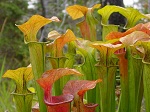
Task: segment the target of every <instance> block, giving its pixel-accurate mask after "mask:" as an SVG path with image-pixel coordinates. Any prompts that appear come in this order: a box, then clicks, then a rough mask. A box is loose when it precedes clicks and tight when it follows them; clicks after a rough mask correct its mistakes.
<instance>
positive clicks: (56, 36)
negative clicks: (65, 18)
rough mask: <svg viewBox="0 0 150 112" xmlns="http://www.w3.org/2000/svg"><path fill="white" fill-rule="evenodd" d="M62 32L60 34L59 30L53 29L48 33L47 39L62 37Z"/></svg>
mask: <svg viewBox="0 0 150 112" xmlns="http://www.w3.org/2000/svg"><path fill="white" fill-rule="evenodd" d="M60 36H61V34H59V33H58V32H57V31H55V30H53V31H51V32H49V33H48V38H47V40H55V39H56V38H58V37H60Z"/></svg>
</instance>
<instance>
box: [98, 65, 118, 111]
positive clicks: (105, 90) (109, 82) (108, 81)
mask: <svg viewBox="0 0 150 112" xmlns="http://www.w3.org/2000/svg"><path fill="white" fill-rule="evenodd" d="M98 68H99V76H100V78H101V79H102V82H101V83H100V108H101V112H115V73H116V70H117V67H113V66H112V67H105V66H99V67H98Z"/></svg>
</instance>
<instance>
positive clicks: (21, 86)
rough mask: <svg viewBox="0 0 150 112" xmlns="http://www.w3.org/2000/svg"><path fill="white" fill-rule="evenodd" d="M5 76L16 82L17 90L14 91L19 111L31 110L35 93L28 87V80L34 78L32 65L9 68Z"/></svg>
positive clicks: (26, 111)
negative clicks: (14, 68)
mask: <svg viewBox="0 0 150 112" xmlns="http://www.w3.org/2000/svg"><path fill="white" fill-rule="evenodd" d="M3 77H7V78H11V79H13V80H14V81H15V83H16V90H15V91H14V92H13V93H12V94H13V96H14V99H15V103H16V108H17V111H18V112H31V106H32V99H33V94H34V93H32V92H31V91H29V90H28V89H27V82H28V81H29V80H31V79H33V73H32V68H31V67H22V68H18V69H16V70H8V71H7V72H6V73H5V74H4V75H3Z"/></svg>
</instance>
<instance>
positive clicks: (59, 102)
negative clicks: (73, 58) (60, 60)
mask: <svg viewBox="0 0 150 112" xmlns="http://www.w3.org/2000/svg"><path fill="white" fill-rule="evenodd" d="M71 74H74V75H82V74H81V73H79V72H78V71H77V70H75V69H69V68H59V69H52V70H48V71H46V72H44V73H43V75H42V78H40V79H38V80H37V82H38V84H39V85H40V86H41V87H42V88H43V89H44V102H45V103H46V105H47V106H48V112H70V102H71V101H72V100H73V95H69V94H68V95H61V96H52V94H51V89H52V85H53V83H54V82H55V81H57V80H58V79H59V78H61V77H62V76H65V75H71Z"/></svg>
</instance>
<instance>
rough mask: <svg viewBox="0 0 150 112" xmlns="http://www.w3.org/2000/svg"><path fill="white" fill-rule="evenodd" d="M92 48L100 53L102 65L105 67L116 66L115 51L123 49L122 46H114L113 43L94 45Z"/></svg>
mask: <svg viewBox="0 0 150 112" xmlns="http://www.w3.org/2000/svg"><path fill="white" fill-rule="evenodd" d="M91 47H93V48H96V49H98V50H99V51H100V64H101V65H103V66H114V65H115V66H116V61H115V59H114V58H113V57H112V55H113V54H114V52H115V51H117V50H119V49H121V48H123V47H124V46H123V45H122V44H116V45H113V44H111V43H108V41H107V43H96V42H95V43H93V44H92V45H91Z"/></svg>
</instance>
